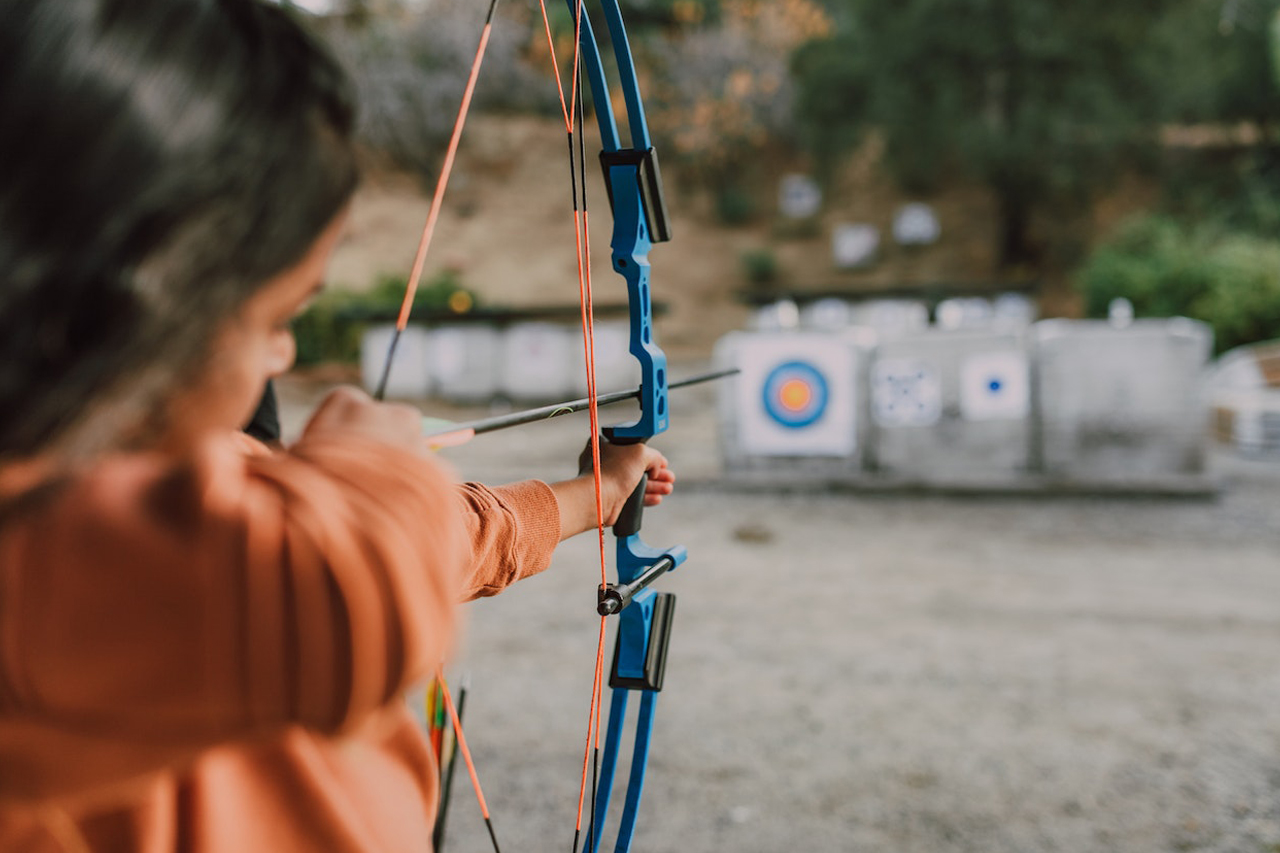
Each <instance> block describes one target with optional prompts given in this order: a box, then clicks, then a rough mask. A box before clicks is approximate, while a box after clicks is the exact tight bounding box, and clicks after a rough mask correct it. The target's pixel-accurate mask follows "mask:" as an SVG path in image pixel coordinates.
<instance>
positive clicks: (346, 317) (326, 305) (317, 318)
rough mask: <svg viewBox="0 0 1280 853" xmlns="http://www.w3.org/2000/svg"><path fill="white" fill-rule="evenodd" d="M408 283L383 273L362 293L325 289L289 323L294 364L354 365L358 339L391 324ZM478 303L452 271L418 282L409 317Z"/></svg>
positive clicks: (461, 310) (457, 311)
mask: <svg viewBox="0 0 1280 853" xmlns="http://www.w3.org/2000/svg"><path fill="white" fill-rule="evenodd" d="M406 283H407V281H406V279H405V278H404V277H403V276H384V277H383V278H382V279H380V280H379V281H378V283H377V284H376V285H374V286H373V288H371V289H370V290H369V291H368V292H366V293H353V292H351V291H347V290H331V291H326V292H325V293H324V294H322V295H321V296H320V298H318V299H317V300H316V301H315V302H314V303H312V305H311V307H310V308H308V309H307V310H306V311H305V312H304V313H303V314H302V315H301V316H299V317H298V318H297V319H296V320H294V322H293V336H294V338H295V339H296V340H297V342H298V364H300V365H308V364H319V363H322V362H334V361H336V362H344V363H354V362H356V361H359V360H360V338H361V336H362V335H363V334H364V330H365V328H366V327H367V326H368V325H369V324H370V323H374V322H383V323H385V322H390V321H392V320H394V319H395V317H396V315H397V314H398V313H399V311H400V303H401V301H402V300H403V299H404V290H405V285H406ZM475 305H476V295H475V294H474V293H473V292H471V291H469V290H467V289H466V288H464V287H463V286H462V285H461V283H460V282H459V280H458V277H457V275H456V274H455V273H453V272H450V271H446V272H442V273H440V274H439V275H437V276H436V277H435V278H433V279H430V280H429V281H426V282H423V283H422V285H420V286H419V288H418V292H417V294H416V295H415V296H414V300H413V315H414V316H415V317H418V318H422V317H423V316H425V315H428V314H432V313H435V314H440V313H442V312H451V313H454V314H465V313H467V312H468V311H470V310H471V309H472V308H473V307H475Z"/></svg>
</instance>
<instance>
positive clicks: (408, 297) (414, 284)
mask: <svg viewBox="0 0 1280 853" xmlns="http://www.w3.org/2000/svg"><path fill="white" fill-rule="evenodd" d="M497 5H498V0H491V2H490V5H489V17H488V18H487V19H486V20H485V22H484V29H483V30H481V32H480V46H479V47H478V48H476V55H475V58H474V59H473V60H472V61H471V73H470V74H469V75H468V76H467V87H466V89H465V90H464V91H463V93H462V104H461V106H459V107H458V117H457V118H456V119H455V120H454V122H453V133H452V134H451V135H450V136H449V147H448V148H447V149H446V150H445V155H444V165H442V166H441V167H440V176H439V177H438V178H437V179H436V189H435V193H433V194H432V196H431V209H430V210H429V211H428V212H427V224H426V225H425V226H423V229H422V238H421V239H420V240H419V241H418V251H417V252H416V253H414V256H413V270H412V272H410V273H409V283H408V285H407V286H406V287H405V290H404V301H403V302H401V303H400V315H399V316H398V317H396V331H397V332H403V331H404V330H405V328H406V327H407V326H408V325H409V315H410V313H412V311H413V299H414V297H415V296H416V295H417V293H418V284H419V283H420V282H421V281H422V271H423V269H424V268H425V267H426V263H427V251H428V250H429V249H430V248H431V238H432V237H433V236H434V235H435V230H436V222H437V220H439V218H440V208H441V206H442V205H443V204H444V191H445V188H446V187H448V186H449V175H451V174H452V173H453V161H454V158H455V157H456V156H457V154H458V143H459V142H461V141H462V128H463V125H465V124H466V123H467V113H468V112H469V111H470V110H471V97H472V95H474V94H475V91H476V80H477V79H478V78H479V76H480V65H481V64H482V63H483V62H484V52H485V49H486V48H487V47H488V46H489V34H490V33H491V32H492V31H493V10H494V7H496V6H497Z"/></svg>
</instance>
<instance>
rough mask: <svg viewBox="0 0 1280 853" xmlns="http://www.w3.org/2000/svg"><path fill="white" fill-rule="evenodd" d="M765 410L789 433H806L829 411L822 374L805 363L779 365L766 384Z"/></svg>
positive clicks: (825, 384)
mask: <svg viewBox="0 0 1280 853" xmlns="http://www.w3.org/2000/svg"><path fill="white" fill-rule="evenodd" d="M763 399H764V410H765V412H766V413H768V415H769V417H771V418H773V420H774V422H775V423H778V424H781V425H782V426H784V427H786V428H787V429H803V428H805V427H807V426H810V425H811V424H813V423H816V422H817V421H818V420H819V419H820V418H821V417H822V415H823V414H824V413H825V412H826V411H827V403H828V402H829V401H830V394H829V393H828V391H827V380H826V379H825V378H823V376H822V373H821V371H819V370H818V368H816V367H814V366H813V365H812V364H809V363H808V362H805V361H788V362H786V363H785V364H780V365H778V366H777V367H775V368H774V369H773V370H771V371H769V375H768V376H767V377H766V378H765V381H764V395H763Z"/></svg>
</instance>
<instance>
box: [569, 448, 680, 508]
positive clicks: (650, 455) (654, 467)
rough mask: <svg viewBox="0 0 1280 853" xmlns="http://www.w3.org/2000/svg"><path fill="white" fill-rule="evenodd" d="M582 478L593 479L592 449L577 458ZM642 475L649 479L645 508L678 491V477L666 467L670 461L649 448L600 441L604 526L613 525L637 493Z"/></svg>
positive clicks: (586, 449)
mask: <svg viewBox="0 0 1280 853" xmlns="http://www.w3.org/2000/svg"><path fill="white" fill-rule="evenodd" d="M578 474H579V476H585V477H591V476H593V475H592V464H591V445H590V443H588V444H587V446H586V448H585V449H584V450H583V451H582V454H581V455H580V456H579V457H578ZM643 474H648V475H649V480H648V482H647V483H646V485H645V490H644V505H645V506H657V505H658V504H660V503H662V499H663V498H664V497H666V496H667V495H669V494H671V492H672V491H673V490H674V489H675V483H676V475H675V473H674V472H673V471H672V470H671V469H670V468H668V467H667V457H665V456H663V455H662V454H661V453H659V452H658V451H657V450H654V449H653V448H652V447H650V446H649V445H647V444H611V443H610V442H608V441H605V440H603V439H602V440H601V441H600V489H601V492H602V497H603V498H604V509H605V519H604V520H605V523H606V524H613V523H614V522H615V521H617V520H618V513H620V512H622V505H623V504H625V503H626V502H627V498H629V497H631V493H632V492H633V491H635V488H636V484H637V483H639V482H640V477H641V475H643Z"/></svg>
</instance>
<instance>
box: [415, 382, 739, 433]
mask: <svg viewBox="0 0 1280 853" xmlns="http://www.w3.org/2000/svg"><path fill="white" fill-rule="evenodd" d="M739 372H740V371H739V370H738V369H737V368H736V367H735V368H729V369H727V370H716V371H712V372H711V373H702V374H699V375H697V376H691V377H689V378H688V379H682V380H680V381H679V382H672V383H670V384H669V385H668V386H667V387H668V388H687V387H689V386H690V385H699V384H701V383H703V382H712V381H714V380H716V379H723V378H724V377H726V376H733V375H734V374H736V373H739ZM642 393H643V389H642V388H640V387H637V388H632V389H630V390H628V391H612V392H610V393H608V394H601V395H600V396H598V397H596V398H595V403H596V405H597V406H609V405H612V404H614V403H621V402H624V401H626V400H638V399H640V395H641V394H642ZM591 403H592V399H591V398H590V397H584V398H582V399H581V400H570V401H568V402H565V403H553V404H551V405H549V406H539V407H538V408H536V409H525V410H523V411H519V412H512V413H511V414H508V415H497V416H495V417H492V418H481V419H480V420H475V421H466V422H464V423H459V424H451V425H450V426H448V427H447V428H444V429H441V428H440V427H441V421H440V420H439V419H437V418H423V434H424V435H425V436H426V438H427V439H429V440H430V441H431V445H432V447H433V448H440V447H453V446H456V445H459V444H464V443H466V442H467V441H470V440H471V439H472V438H474V437H475V436H477V435H481V434H483V433H486V432H495V431H497V430H500V429H507V428H508V427H514V426H521V425H522V424H529V423H534V422H535V421H545V420H550V419H551V418H558V417H560V416H561V415H571V414H573V413H574V412H581V411H583V410H584V409H587V408H590V406H591Z"/></svg>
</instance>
